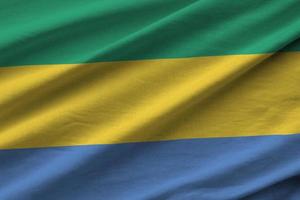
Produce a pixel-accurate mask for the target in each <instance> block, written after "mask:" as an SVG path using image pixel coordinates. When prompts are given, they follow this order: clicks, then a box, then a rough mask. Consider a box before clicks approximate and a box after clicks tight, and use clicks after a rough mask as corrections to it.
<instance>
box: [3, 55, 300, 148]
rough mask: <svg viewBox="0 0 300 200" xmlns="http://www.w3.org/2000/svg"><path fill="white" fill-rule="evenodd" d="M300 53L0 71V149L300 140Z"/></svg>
mask: <svg viewBox="0 0 300 200" xmlns="http://www.w3.org/2000/svg"><path fill="white" fill-rule="evenodd" d="M299 60H300V53H299V52H293V53H279V54H276V55H271V54H257V55H230V56H211V57H195V58H181V59H160V60H143V61H122V62H100V63H91V64H63V65H40V66H37V65H35V66H23V67H22V66H20V67H7V68H0V92H1V97H0V148H1V149H9V148H27V147H48V146H71V145H87V144H114V143H127V142H143V141H160V140H174V139H190V138H209V137H236V136H256V135H274V134H293V133H298V132H300V123H299V122H298V121H299V119H300V92H299V91H300V90H299V86H300V62H299Z"/></svg>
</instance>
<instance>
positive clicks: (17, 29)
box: [0, 0, 300, 66]
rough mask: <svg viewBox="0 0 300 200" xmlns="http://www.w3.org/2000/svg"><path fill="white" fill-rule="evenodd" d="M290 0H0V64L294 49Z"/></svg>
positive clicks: (295, 15) (299, 6) (299, 22)
mask: <svg viewBox="0 0 300 200" xmlns="http://www.w3.org/2000/svg"><path fill="white" fill-rule="evenodd" d="M299 13H300V1H295V0H284V1H283V0H272V1H266V0H243V1H232V0H198V1H195V0H185V1H183V0H164V1H161V0H140V1H136V0H101V1H99V0H90V1H88V2H85V3H84V1H81V0H64V1H61V0H52V1H48V0H28V1H26V2H24V1H21V0H11V1H4V0H0V27H1V31H0V66H14V65H30V64H58V63H85V62H95V61H114V60H136V59H156V58H178V57H193V56H211V55H228V54H255V53H269V52H275V51H279V50H281V51H298V50H300V41H296V40H297V37H298V36H299V35H300V15H299Z"/></svg>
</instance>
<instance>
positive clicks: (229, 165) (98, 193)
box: [0, 134, 300, 200]
mask: <svg viewBox="0 0 300 200" xmlns="http://www.w3.org/2000/svg"><path fill="white" fill-rule="evenodd" d="M299 188H300V135H299V134H298V135H288V136H264V137H241V138H215V139H193V140H178V141H168V142H149V143H132V144H116V145H94V146H77V147H57V148H39V149H18V150H1V151H0V199H3V200H10V199H13V200H14V199H16V200H17V199H18V200H19V199H22V200H27V199H28V200H41V199H43V200H48V199H49V200H50V199H51V200H53V199H55V200H60V199H63V200H69V199H70V200H77V199H78V200H79V199H84V200H91V199H108V200H115V199H116V200H123V199H126V200H127V199H128V200H144V199H147V200H156V199H158V200H160V199H162V200H165V199H172V200H185V199H188V200H194V199H195V200H234V199H242V198H244V199H249V200H251V199H253V200H254V199H255V200H260V199H262V200H274V199H285V200H299V198H300V190H299Z"/></svg>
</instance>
